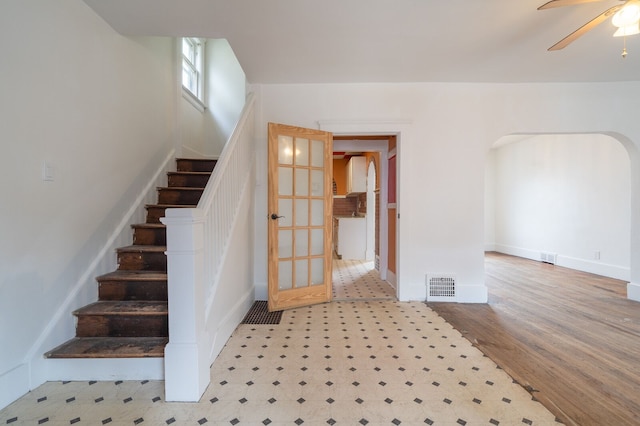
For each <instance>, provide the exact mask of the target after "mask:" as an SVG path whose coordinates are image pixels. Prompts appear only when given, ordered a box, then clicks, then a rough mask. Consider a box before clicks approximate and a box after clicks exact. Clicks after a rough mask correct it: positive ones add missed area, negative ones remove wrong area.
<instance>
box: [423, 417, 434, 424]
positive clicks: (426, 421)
mask: <svg viewBox="0 0 640 426" xmlns="http://www.w3.org/2000/svg"><path fill="white" fill-rule="evenodd" d="M424 422H425V423H426V424H428V425H432V424H433V420H431V419H429V418H426V419H424Z"/></svg>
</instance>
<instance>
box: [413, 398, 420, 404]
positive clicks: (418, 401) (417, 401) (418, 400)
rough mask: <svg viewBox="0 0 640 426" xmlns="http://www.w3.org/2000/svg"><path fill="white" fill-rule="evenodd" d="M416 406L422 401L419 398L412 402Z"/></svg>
mask: <svg viewBox="0 0 640 426" xmlns="http://www.w3.org/2000/svg"><path fill="white" fill-rule="evenodd" d="M413 402H415V403H416V404H422V400H421V399H420V398H416V399H414V400H413Z"/></svg>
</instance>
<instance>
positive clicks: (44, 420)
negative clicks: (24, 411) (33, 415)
mask: <svg viewBox="0 0 640 426" xmlns="http://www.w3.org/2000/svg"><path fill="white" fill-rule="evenodd" d="M48 421H49V417H45V418H44V419H40V420H38V424H39V425H41V424H44V423H47V422H48Z"/></svg>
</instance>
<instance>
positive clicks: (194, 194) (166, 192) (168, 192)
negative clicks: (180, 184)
mask: <svg viewBox="0 0 640 426" xmlns="http://www.w3.org/2000/svg"><path fill="white" fill-rule="evenodd" d="M202 192H203V190H202V189H200V190H181V189H175V188H159V189H158V204H198V201H200V197H201V196H202Z"/></svg>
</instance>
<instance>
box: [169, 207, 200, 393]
mask: <svg viewBox="0 0 640 426" xmlns="http://www.w3.org/2000/svg"><path fill="white" fill-rule="evenodd" d="M161 221H162V223H164V224H165V225H166V226H167V252H166V253H167V277H168V289H167V290H168V294H169V344H168V345H167V346H166V347H165V352H164V371H165V373H164V375H165V399H166V400H167V401H194V402H195V401H198V400H199V399H200V397H201V396H202V394H203V393H204V391H205V389H206V388H207V386H208V384H209V357H208V351H207V348H206V341H207V338H206V331H205V314H204V312H205V310H204V252H203V250H204V215H203V212H202V210H199V209H195V208H194V209H191V208H180V209H167V211H166V217H164V218H162V219H161Z"/></svg>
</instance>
